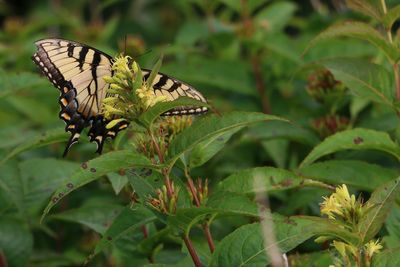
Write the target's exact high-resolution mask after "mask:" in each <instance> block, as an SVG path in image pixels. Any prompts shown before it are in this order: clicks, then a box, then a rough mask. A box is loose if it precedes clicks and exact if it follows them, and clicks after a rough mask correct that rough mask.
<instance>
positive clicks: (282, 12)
mask: <svg viewBox="0 0 400 267" xmlns="http://www.w3.org/2000/svg"><path fill="white" fill-rule="evenodd" d="M296 9H297V6H296V5H295V4H294V3H292V2H289V1H282V2H276V3H274V2H273V3H271V4H270V5H268V7H266V8H264V9H263V10H262V11H261V12H258V13H257V15H256V16H255V17H254V21H255V22H257V23H258V24H261V25H267V30H268V31H272V32H280V31H281V30H282V29H283V28H284V27H285V26H286V25H287V23H288V22H289V20H290V19H292V17H293V14H294V12H295V11H296ZM261 25H260V26H261ZM261 27H262V26H261Z"/></svg>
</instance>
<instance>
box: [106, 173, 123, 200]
mask: <svg viewBox="0 0 400 267" xmlns="http://www.w3.org/2000/svg"><path fill="white" fill-rule="evenodd" d="M107 178H108V180H109V181H110V183H111V186H112V188H113V189H114V192H115V194H116V195H118V194H119V193H120V192H121V190H122V189H123V188H124V186H125V185H126V184H127V183H128V178H127V177H126V175H122V174H119V173H115V172H112V173H109V174H107Z"/></svg>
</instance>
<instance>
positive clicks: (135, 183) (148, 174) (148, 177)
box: [126, 168, 164, 200]
mask: <svg viewBox="0 0 400 267" xmlns="http://www.w3.org/2000/svg"><path fill="white" fill-rule="evenodd" d="M126 175H127V177H128V181H129V183H130V184H131V186H132V188H133V190H135V192H136V193H137V194H138V196H139V198H141V199H142V200H144V199H146V198H147V197H149V196H152V195H155V192H156V189H157V188H161V187H162V185H163V182H164V177H163V176H162V174H161V173H159V172H155V171H152V170H150V169H138V168H136V169H132V170H129V171H128V172H127V173H126Z"/></svg>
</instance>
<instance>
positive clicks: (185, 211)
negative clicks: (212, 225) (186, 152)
mask: <svg viewBox="0 0 400 267" xmlns="http://www.w3.org/2000/svg"><path fill="white" fill-rule="evenodd" d="M227 215H230V216H232V215H236V216H237V215H239V216H250V217H258V211H257V206H256V204H255V203H254V202H253V201H251V200H250V199H249V198H247V197H245V196H243V195H240V194H235V193H231V192H218V194H214V195H212V196H211V197H210V199H209V200H208V201H207V205H206V207H199V208H195V207H190V208H181V209H178V210H177V212H176V214H174V215H170V216H168V225H169V226H170V227H171V228H175V229H179V230H181V231H183V232H184V233H185V234H186V235H188V234H189V232H190V230H191V229H192V227H193V226H195V225H196V224H198V223H199V222H201V221H203V220H205V219H207V218H211V217H215V216H227Z"/></svg>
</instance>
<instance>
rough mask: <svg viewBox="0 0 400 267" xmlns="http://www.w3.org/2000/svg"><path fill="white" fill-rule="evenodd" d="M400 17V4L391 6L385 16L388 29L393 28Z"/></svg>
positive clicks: (384, 20)
mask: <svg viewBox="0 0 400 267" xmlns="http://www.w3.org/2000/svg"><path fill="white" fill-rule="evenodd" d="M399 18H400V5H397V6H395V7H393V8H391V9H390V10H389V11H388V12H387V13H386V14H385V16H384V17H383V23H384V24H385V26H386V28H387V29H392V27H393V24H394V23H395V22H396V20H398V19H399Z"/></svg>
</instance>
